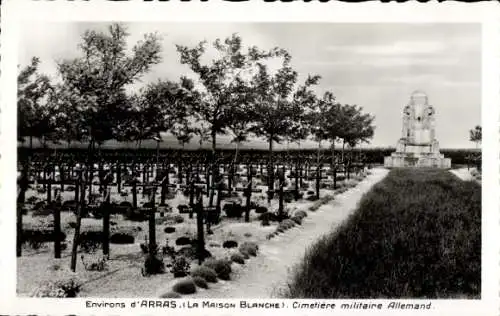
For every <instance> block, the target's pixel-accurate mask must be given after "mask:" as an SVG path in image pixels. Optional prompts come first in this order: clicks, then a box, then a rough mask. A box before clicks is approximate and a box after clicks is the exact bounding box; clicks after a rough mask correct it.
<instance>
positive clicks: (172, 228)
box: [163, 226, 175, 234]
mask: <svg viewBox="0 0 500 316" xmlns="http://www.w3.org/2000/svg"><path fill="white" fill-rule="evenodd" d="M163 231H164V232H165V234H172V233H175V227H171V226H167V227H165V229H164V230H163Z"/></svg>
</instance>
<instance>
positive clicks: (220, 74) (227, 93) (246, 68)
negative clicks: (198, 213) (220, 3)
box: [176, 34, 274, 205]
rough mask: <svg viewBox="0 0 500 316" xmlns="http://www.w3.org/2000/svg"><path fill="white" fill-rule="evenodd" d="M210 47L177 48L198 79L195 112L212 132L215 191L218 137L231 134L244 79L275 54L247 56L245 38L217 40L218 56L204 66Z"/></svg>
mask: <svg viewBox="0 0 500 316" xmlns="http://www.w3.org/2000/svg"><path fill="white" fill-rule="evenodd" d="M206 44H207V42H206V41H203V42H200V43H199V44H198V45H197V46H195V47H193V48H189V47H187V46H182V45H176V47H177V51H178V52H179V54H180V62H181V64H185V65H188V66H189V68H190V69H191V70H192V71H193V72H194V73H195V74H196V75H197V76H198V83H199V84H200V90H199V96H200V98H199V102H198V103H197V108H196V110H195V119H196V120H197V121H202V122H204V123H205V124H206V125H207V127H208V128H209V129H210V137H211V140H212V157H211V160H212V170H213V171H214V176H212V178H211V182H210V184H211V187H212V188H214V183H215V182H214V181H215V178H216V177H217V175H216V174H215V173H216V171H217V170H218V169H217V168H215V162H216V147H217V145H216V144H217V135H223V134H226V133H227V128H228V123H229V122H231V119H230V117H231V110H234V100H235V98H240V97H239V94H241V93H242V87H241V85H242V82H244V81H245V80H244V77H245V76H248V74H249V73H251V72H252V70H253V69H252V68H253V65H254V64H255V63H257V62H258V61H259V60H262V59H264V58H268V57H270V56H272V55H273V54H274V51H270V52H265V51H261V50H259V49H258V48H257V47H255V46H253V47H250V48H248V50H247V52H246V53H244V52H243V46H242V39H241V37H240V36H238V35H236V34H233V35H232V36H231V37H228V38H226V39H225V40H224V42H222V41H221V40H220V39H217V40H215V41H214V42H213V47H214V48H215V51H216V52H217V55H218V56H217V57H216V58H215V59H213V60H212V61H211V62H210V63H208V64H202V57H203V56H204V54H205V53H206ZM243 91H246V89H243ZM200 132H201V130H200ZM200 141H201V140H200ZM213 197H214V190H213V189H212V190H211V191H210V200H209V201H210V202H209V203H210V205H212V204H213Z"/></svg>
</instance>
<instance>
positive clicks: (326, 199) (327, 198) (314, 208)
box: [309, 195, 334, 212]
mask: <svg viewBox="0 0 500 316" xmlns="http://www.w3.org/2000/svg"><path fill="white" fill-rule="evenodd" d="M333 199H334V196H333V195H325V196H324V197H322V198H321V199H319V200H318V201H317V202H316V203H314V204H313V205H312V206H311V207H310V208H309V211H311V212H315V211H317V210H318V209H319V208H320V207H321V206H322V205H323V204H326V203H328V202H330V201H332V200H333Z"/></svg>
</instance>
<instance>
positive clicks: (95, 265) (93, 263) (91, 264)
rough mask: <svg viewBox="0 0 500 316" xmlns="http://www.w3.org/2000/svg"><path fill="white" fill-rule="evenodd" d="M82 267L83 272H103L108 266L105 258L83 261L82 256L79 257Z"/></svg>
mask: <svg viewBox="0 0 500 316" xmlns="http://www.w3.org/2000/svg"><path fill="white" fill-rule="evenodd" d="M81 258H82V262H83V266H84V267H85V270H87V271H104V270H107V269H108V264H107V262H106V258H105V257H102V258H92V257H91V258H90V260H89V259H87V260H85V257H84V255H82V256H81Z"/></svg>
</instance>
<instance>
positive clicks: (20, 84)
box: [17, 57, 54, 149]
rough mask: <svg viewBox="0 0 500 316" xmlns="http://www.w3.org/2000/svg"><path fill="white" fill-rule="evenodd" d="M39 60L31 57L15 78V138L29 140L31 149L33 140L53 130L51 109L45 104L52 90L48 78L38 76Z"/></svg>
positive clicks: (45, 135) (40, 138) (41, 75)
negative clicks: (29, 61)
mask: <svg viewBox="0 0 500 316" xmlns="http://www.w3.org/2000/svg"><path fill="white" fill-rule="evenodd" d="M39 65H40V59H39V58H37V57H33V58H32V59H31V63H30V64H29V65H28V66H26V67H24V68H23V69H22V70H21V71H20V72H19V74H18V77H17V137H18V140H20V141H22V142H24V141H25V138H26V137H28V138H29V148H30V149H32V148H33V138H38V139H39V140H42V138H44V137H47V136H48V135H49V134H50V133H51V132H52V130H53V127H54V126H53V122H52V121H51V115H52V114H53V111H52V108H50V105H48V104H47V96H48V94H49V92H50V91H51V89H52V85H51V83H50V80H49V78H48V77H47V76H46V75H43V74H40V73H39V72H38V68H39Z"/></svg>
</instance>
